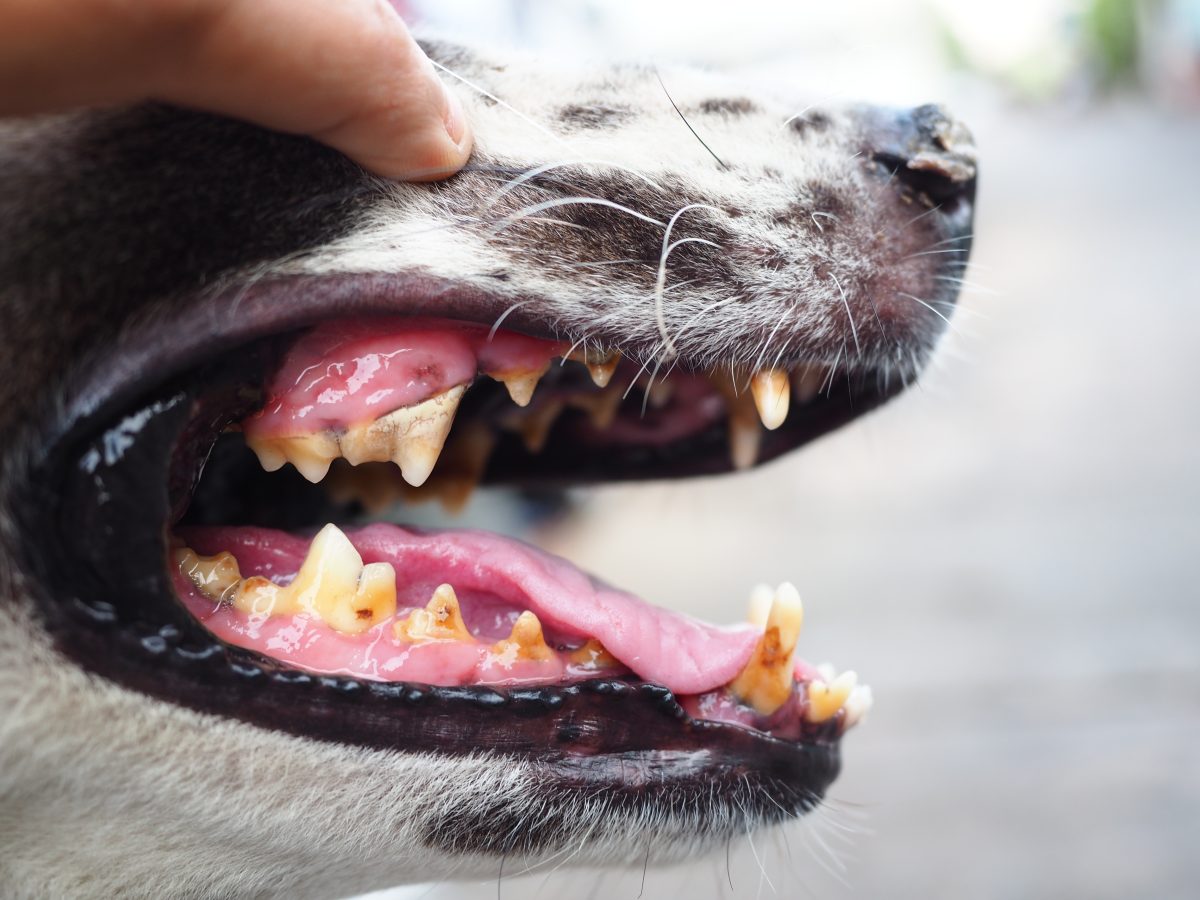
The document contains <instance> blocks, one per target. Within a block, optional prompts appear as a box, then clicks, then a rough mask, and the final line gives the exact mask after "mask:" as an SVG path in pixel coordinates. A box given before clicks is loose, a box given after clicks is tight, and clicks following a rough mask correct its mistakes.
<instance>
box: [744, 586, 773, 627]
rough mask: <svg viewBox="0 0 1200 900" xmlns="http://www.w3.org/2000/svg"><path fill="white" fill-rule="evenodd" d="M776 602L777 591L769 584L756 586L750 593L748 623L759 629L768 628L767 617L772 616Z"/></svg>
mask: <svg viewBox="0 0 1200 900" xmlns="http://www.w3.org/2000/svg"><path fill="white" fill-rule="evenodd" d="M774 602H775V589H774V588H773V587H771V586H770V585H769V584H756V585H755V586H754V587H753V588H752V589H751V591H750V604H749V606H750V608H749V611H748V612H747V614H746V621H747V622H749V623H750V624H751V625H757V626H758V627H759V628H766V627H767V617H768V616H769V615H770V614H771V605H772V604H773V603H774Z"/></svg>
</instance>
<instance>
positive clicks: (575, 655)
mask: <svg viewBox="0 0 1200 900" xmlns="http://www.w3.org/2000/svg"><path fill="white" fill-rule="evenodd" d="M567 660H568V661H569V662H570V663H571V664H572V665H574V666H577V667H578V668H581V669H613V668H616V667H617V666H619V665H621V661H620V660H618V659H617V658H616V657H615V656H613V655H612V654H611V653H609V652H608V648H606V647H605V646H604V645H603V644H602V643H600V642H599V641H598V640H596V639H595V638H588V640H587V642H586V643H585V644H584V645H583V646H582V647H580V648H578V649H576V650H572V651H571V652H570V653H569V654H567Z"/></svg>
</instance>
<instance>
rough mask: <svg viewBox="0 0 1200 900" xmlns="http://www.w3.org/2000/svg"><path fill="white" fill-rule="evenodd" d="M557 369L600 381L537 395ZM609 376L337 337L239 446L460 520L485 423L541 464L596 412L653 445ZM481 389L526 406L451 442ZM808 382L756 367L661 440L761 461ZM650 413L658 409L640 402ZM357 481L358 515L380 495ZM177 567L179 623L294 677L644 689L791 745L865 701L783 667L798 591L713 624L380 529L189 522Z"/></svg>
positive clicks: (688, 412) (811, 383)
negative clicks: (386, 472)
mask: <svg viewBox="0 0 1200 900" xmlns="http://www.w3.org/2000/svg"><path fill="white" fill-rule="evenodd" d="M564 356H565V357H566V358H569V359H572V360H576V361H578V362H582V363H584V365H586V366H587V372H588V376H589V378H590V382H591V384H588V383H587V381H586V380H585V381H584V382H583V384H582V385H580V384H578V383H576V384H575V385H574V386H571V385H570V383H569V382H568V384H567V387H565V388H564V387H562V386H561V383H560V385H559V386H557V387H555V386H550V387H549V389H543V390H542V391H540V392H538V393H539V396H538V397H536V398H535V396H534V394H535V388H536V387H537V385H538V382H539V380H540V379H541V378H542V377H543V376H544V375H545V374H546V373H547V371H548V370H549V369H550V367H551V365H558V364H559V363H560V361H565V360H563V357H564ZM618 366H619V357H617V356H616V355H615V354H599V353H595V352H592V353H591V354H585V353H582V352H576V353H572V352H571V348H570V347H569V346H568V345H567V344H565V343H562V342H555V341H547V340H541V339H537V338H532V337H529V336H526V335H521V334H516V333H513V332H508V331H504V330H495V331H489V330H488V329H486V328H484V327H482V326H478V325H473V324H469V323H462V322H453V321H447V320H433V319H359V320H348V321H338V322H330V323H326V324H324V325H322V326H319V327H317V328H315V329H313V330H312V331H310V332H308V333H307V334H305V335H304V336H302V337H301V338H300V339H298V340H297V341H296V343H295V344H293V345H292V347H291V348H290V350H289V351H288V352H287V353H286V355H285V356H284V358H283V360H282V362H281V364H280V365H279V367H278V369H277V370H276V372H275V375H274V376H273V377H272V378H271V379H270V380H269V383H268V384H267V388H266V398H267V399H266V402H265V403H264V404H263V406H262V408H261V409H260V410H259V411H258V412H256V413H254V414H252V415H251V416H249V417H248V418H245V419H244V420H243V421H242V422H241V423H240V428H241V430H242V432H243V436H244V439H245V442H246V444H247V445H248V446H249V447H250V448H251V449H252V450H253V451H254V452H255V454H256V455H257V456H258V459H259V461H260V462H261V464H262V467H263V468H264V469H266V470H267V471H275V470H278V469H280V468H282V467H283V466H284V465H285V464H287V463H291V464H292V465H293V466H294V467H295V468H296V469H297V470H299V471H300V472H301V474H303V475H304V476H305V478H307V479H308V480H309V481H312V482H319V481H321V480H322V479H324V478H325V477H326V475H327V474H328V473H329V470H330V466H331V464H332V463H333V462H334V461H335V460H337V459H339V458H342V459H344V460H345V462H346V463H349V464H351V465H354V466H358V465H361V464H364V463H376V464H379V463H387V464H394V466H395V467H396V468H398V470H399V473H400V475H401V476H402V478H403V482H404V483H406V485H407V487H408V489H409V491H410V492H411V491H417V490H418V489H419V492H428V491H430V490H435V491H436V492H437V493H438V495H439V496H440V497H441V498H442V499H443V501H444V502H446V501H447V500H449V501H450V502H449V503H448V504H447V505H460V504H461V502H462V500H463V498H464V495H465V494H466V493H469V490H470V488H471V487H472V486H473V484H474V483H475V482H477V481H478V480H479V477H480V474H481V472H482V469H483V467H484V466H485V465H486V458H487V453H488V451H489V450H490V447H491V445H492V443H493V442H494V440H495V438H494V435H493V434H492V424H498V425H499V427H500V428H507V429H510V430H513V431H515V432H517V433H518V434H520V435H521V437H522V440H523V441H524V443H525V445H526V447H527V449H528V450H529V451H530V452H536V451H537V450H538V449H539V448H540V445H541V444H542V443H544V441H545V437H546V433H547V431H548V430H549V428H550V427H551V426H552V425H553V422H554V419H555V417H556V416H557V415H558V414H559V413H561V411H562V409H563V408H565V407H566V406H567V405H568V404H570V405H573V406H575V407H576V408H579V409H582V410H584V411H585V412H586V414H587V416H588V418H589V420H590V422H589V426H590V427H591V428H592V429H593V430H594V432H595V434H596V435H598V436H604V437H606V438H607V439H609V440H612V441H614V442H618V443H619V442H622V441H639V440H645V439H649V438H650V437H651V436H648V435H647V434H645V431H646V429H645V428H639V424H638V423H639V422H640V421H641V420H640V418H638V417H630V418H628V419H626V418H624V417H622V418H621V419H620V420H618V418H617V415H616V410H617V405H618V403H619V401H620V400H621V395H622V394H623V392H624V391H625V390H626V388H627V387H628V383H627V382H628V380H629V379H626V383H621V382H620V381H619V380H618V381H614V380H613V379H614V373H615V372H616V371H617V370H618ZM479 376H488V377H490V378H492V379H494V380H496V381H499V382H502V383H503V384H504V386H505V388H506V389H507V393H508V395H509V398H510V399H511V401H513V403H515V404H516V406H515V408H514V407H511V406H510V407H509V408H507V409H506V410H504V411H502V412H495V411H494V410H492V411H490V412H489V413H488V415H487V416H481V415H472V416H471V417H468V418H469V420H468V421H466V422H460V423H459V424H457V425H456V424H455V417H456V414H457V413H458V411H459V410H460V408H464V409H465V408H467V404H466V402H465V401H464V398H465V397H466V396H467V392H468V390H469V389H470V388H471V386H472V384H473V383H474V382H475V380H476V378H477V377H479ZM817 377H818V376H817V374H814V370H805V371H803V372H801V373H800V374H799V377H796V378H793V379H789V376H788V373H786V372H783V371H780V370H768V371H765V372H759V373H755V374H754V375H753V377H749V378H748V379H747V381H746V382H744V383H743V384H742V385H741V390H739V389H738V385H737V383H736V382H735V381H734V380H733V379H730V378H728V377H726V376H710V377H709V378H707V379H705V378H704V377H702V376H693V377H688V378H678V379H675V380H674V381H673V383H671V385H670V386H671V387H672V388H673V389H674V395H673V396H672V397H671V398H669V399H670V400H671V402H672V410H673V412H672V414H671V415H670V416H667V417H663V418H660V421H659V424H660V425H664V426H665V427H662V428H658V429H656V430H655V432H654V435H653V436H652V437H653V439H657V440H660V441H670V440H676V439H679V438H686V436H687V435H688V434H689V433H692V432H693V431H697V430H700V429H705V428H709V427H711V426H712V425H713V423H714V422H716V421H719V420H720V418H721V417H722V416H726V417H727V418H728V422H729V425H728V428H729V438H730V454H731V457H732V460H733V462H734V465H735V467H739V468H740V467H747V466H750V465H753V464H754V462H755V457H756V455H757V448H758V439H759V437H758V436H759V435H761V433H762V432H761V428H762V427H764V426H765V427H766V428H768V429H774V428H778V427H779V426H780V425H781V424H783V422H784V420H785V418H786V416H787V413H788V406H789V402H790V401H791V399H792V396H793V392H794V394H795V397H796V398H797V399H798V400H799V401H800V402H801V403H803V402H805V400H806V399H811V397H812V395H813V394H814V393H815V386H816V381H817ZM821 377H823V376H821ZM610 382H612V383H610ZM666 390H667V388H662V387H660V388H659V391H660V393H663V392H665V391H666ZM645 403H646V404H647V405H649V404H651V403H661V398H660V400H659V401H656V400H655V396H654V393H653V389H651V388H647V390H646V394H645ZM760 422H761V425H760ZM339 465H344V464H339ZM344 472H345V470H343V473H342V476H341V477H342V480H345V478H346V476H345V475H344ZM338 474H339V472H338V470H336V469H335V471H334V475H335V476H336V475H338ZM353 474H357V473H352V475H353ZM331 480H333V479H331ZM354 480H355V479H354V478H353V477H350V478H349V481H350V483H351V485H352V487H353V489H355V490H357V491H358V492H359V494H360V495H363V494H365V495H366V496H363V497H362V499H363V500H364V501H366V505H369V501H370V500H371V499H372V498H371V496H370V495H371V494H372V493H373V491H372V486H371V484H369V483H365V484H364V483H362V480H361V479H359V482H360V483H358V484H357V485H355V484H354ZM427 482H428V485H427V486H426V487H422V485H426V483H427ZM172 562H173V564H174V583H175V587H176V590H177V592H178V594H179V596H180V598H181V599H182V601H183V603H184V605H185V606H186V608H187V609H188V610H189V611H190V612H191V614H192V615H193V616H194V617H195V618H196V619H198V620H199V621H200V622H202V623H203V624H204V625H205V627H206V628H207V629H208V630H209V631H210V632H212V633H213V634H214V635H215V636H216V637H218V638H220V639H221V640H223V641H225V642H227V643H229V644H233V645H236V646H240V647H243V648H246V649H249V650H252V651H256V652H258V653H261V654H263V655H264V656H268V657H271V658H273V659H275V660H277V661H279V662H281V663H284V664H285V665H287V666H289V667H292V668H295V669H300V670H304V671H309V672H315V673H322V674H338V675H346V676H350V677H353V678H360V679H368V680H377V681H393V682H398V681H404V682H417V683H425V684H433V685H440V686H462V685H495V686H522V685H551V684H563V683H571V682H577V681H582V680H586V679H591V678H597V677H627V678H633V679H642V680H645V681H649V682H653V683H656V684H660V685H663V686H664V687H666V688H668V689H669V690H671V691H672V692H674V693H675V694H676V695H678V696H679V697H680V700H681V703H682V704H683V705H684V708H685V709H687V711H688V712H689V713H690V714H691V715H693V716H694V717H697V718H705V719H710V720H717V721H723V722H735V723H738V724H742V725H747V726H750V727H754V728H758V729H761V730H766V731H769V732H770V733H772V734H775V735H777V736H781V737H789V738H798V737H800V736H802V735H803V734H804V733H805V730H806V729H810V730H811V729H813V728H826V727H829V726H830V724H832V725H833V726H834V727H836V729H837V730H839V731H840V730H844V729H845V728H847V727H850V726H851V725H853V724H855V723H856V722H857V721H858V720H859V719H861V717H862V715H863V714H864V713H865V712H866V709H867V708H868V707H869V704H870V693H869V690H868V689H867V688H865V687H864V686H856V685H855V683H854V675H853V673H852V672H847V673H843V674H842V675H840V676H838V675H835V674H834V673H831V672H828V671H818V670H817V669H816V668H814V667H813V666H811V665H809V664H807V663H805V662H802V661H798V660H796V659H795V657H794V650H795V646H796V642H797V639H798V636H799V632H800V625H801V620H802V615H803V613H802V609H801V606H800V600H799V596H798V595H797V594H796V593H795V589H794V588H792V587H791V586H790V585H781V586H780V587H779V588H778V589H776V590H771V589H769V588H765V587H761V586H760V588H757V589H756V591H755V595H754V598H753V602H752V611H751V619H752V624H749V625H742V626H733V627H728V628H721V627H718V626H714V625H710V624H707V623H704V622H700V621H697V620H694V619H691V618H689V617H687V616H684V615H681V614H678V613H673V612H668V611H666V610H663V609H660V608H657V607H654V606H651V605H649V604H647V603H645V602H644V601H642V600H640V599H639V598H637V597H634V596H633V595H631V594H628V593H626V592H623V591H620V590H617V589H614V588H611V587H609V586H607V585H605V584H603V583H601V582H598V581H597V580H596V579H594V578H592V577H590V576H588V575H586V574H585V573H583V572H581V571H580V570H579V569H577V568H575V567H574V566H572V565H571V564H570V563H568V562H566V561H565V560H562V559H560V558H557V557H553V556H550V555H549V554H546V553H543V552H541V551H539V550H537V549H535V548H533V547H530V546H527V545H525V544H523V543H520V542H518V541H515V540H512V539H508V538H504V537H500V536H498V535H495V534H491V533H485V532H478V531H449V530H448V531H441V532H419V531H415V530H410V529H406V528H402V527H399V526H395V525H372V526H368V527H366V528H362V529H358V530H350V531H348V532H345V533H344V532H342V531H341V530H340V529H339V528H337V527H336V526H334V525H332V524H330V525H327V526H325V528H323V529H321V530H320V531H319V532H318V533H317V534H316V535H315V536H311V535H308V536H297V535H294V534H290V533H287V532H282V531H278V530H273V529H264V528H255V527H237V526H232V525H220V526H208V527H196V526H192V527H187V526H185V527H180V528H178V529H177V531H176V534H175V537H174V543H173V549H172Z"/></svg>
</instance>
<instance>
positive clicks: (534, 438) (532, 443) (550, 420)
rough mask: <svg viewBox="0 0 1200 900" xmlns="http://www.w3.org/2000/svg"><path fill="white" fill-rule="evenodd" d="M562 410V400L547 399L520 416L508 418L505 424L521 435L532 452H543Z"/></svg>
mask: <svg viewBox="0 0 1200 900" xmlns="http://www.w3.org/2000/svg"><path fill="white" fill-rule="evenodd" d="M562 411H563V402H562V401H561V400H547V401H545V402H543V403H540V404H538V405H537V406H536V407H534V408H533V409H531V410H530V411H529V412H527V413H523V414H521V415H520V417H519V418H510V419H507V420H506V422H505V425H506V427H508V428H511V429H512V430H514V431H516V432H517V433H518V434H519V435H521V441H522V442H523V443H524V444H525V449H526V450H528V451H529V452H530V453H541V452H542V448H544V447H545V446H546V440H547V438H549V437H550V430H551V429H552V428H553V427H554V422H555V420H556V419H557V418H558V416H559V414H560V413H562Z"/></svg>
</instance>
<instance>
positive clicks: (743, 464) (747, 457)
mask: <svg viewBox="0 0 1200 900" xmlns="http://www.w3.org/2000/svg"><path fill="white" fill-rule="evenodd" d="M708 379H709V381H710V382H712V385H713V387H715V388H716V389H717V390H718V391H719V392H720V393H721V395H722V396H723V397H724V398H725V406H726V408H727V409H728V412H729V460H730V462H731V463H732V464H733V467H734V468H735V469H737V470H739V471H741V470H744V469H749V468H752V467H753V466H754V464H755V463H756V462H758V451H759V449H760V447H761V446H762V427H761V425H760V424H759V419H758V410H757V409H756V408H755V405H754V400H753V398H752V397H751V395H750V394H751V392H749V391H746V390H742V389H740V387H739V385H740V384H741V383H740V382H735V381H734V379H733V377H731V376H730V375H729V374H728V373H725V372H712V373H710V374H709V376H708ZM741 386H742V387H744V385H741Z"/></svg>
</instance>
